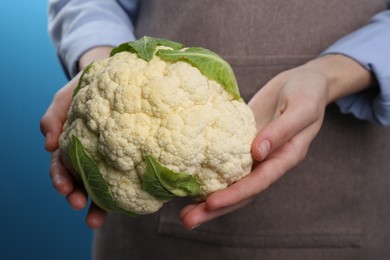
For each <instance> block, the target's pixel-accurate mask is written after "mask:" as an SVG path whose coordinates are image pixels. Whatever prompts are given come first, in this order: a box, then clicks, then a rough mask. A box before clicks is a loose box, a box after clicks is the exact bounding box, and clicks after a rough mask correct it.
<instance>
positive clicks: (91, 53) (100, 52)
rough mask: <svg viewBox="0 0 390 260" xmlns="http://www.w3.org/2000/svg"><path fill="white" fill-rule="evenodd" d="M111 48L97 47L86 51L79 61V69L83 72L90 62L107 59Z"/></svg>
mask: <svg viewBox="0 0 390 260" xmlns="http://www.w3.org/2000/svg"><path fill="white" fill-rule="evenodd" d="M112 49H113V47H111V46H99V47H95V48H92V49H90V50H88V51H86V52H85V53H84V54H83V55H82V56H81V57H80V60H79V63H78V65H79V69H80V70H83V69H84V68H85V67H87V66H88V65H89V64H90V63H91V62H94V61H97V60H102V59H105V58H108V57H109V56H110V53H111V50H112Z"/></svg>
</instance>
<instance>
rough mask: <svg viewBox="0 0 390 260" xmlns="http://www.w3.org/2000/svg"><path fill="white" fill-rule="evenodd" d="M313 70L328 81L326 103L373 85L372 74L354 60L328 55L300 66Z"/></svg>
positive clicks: (338, 55)
mask: <svg viewBox="0 0 390 260" xmlns="http://www.w3.org/2000/svg"><path fill="white" fill-rule="evenodd" d="M302 68H303V69H309V70H315V71H317V72H319V73H321V74H322V75H324V76H325V78H326V80H327V81H328V86H329V88H328V103H331V102H334V101H335V100H337V99H339V98H342V97H345V96H348V95H351V94H354V93H358V92H361V91H363V90H365V89H368V88H370V87H372V86H373V85H374V84H375V77H374V75H373V73H371V72H370V71H369V70H367V69H366V68H364V67H363V66H361V65H360V64H359V63H358V62H356V61H355V60H353V59H351V58H349V57H347V56H344V55H340V54H329V55H324V56H321V57H319V58H317V59H314V60H312V61H310V62H308V63H306V64H304V65H303V66H302Z"/></svg>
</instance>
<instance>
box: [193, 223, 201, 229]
mask: <svg viewBox="0 0 390 260" xmlns="http://www.w3.org/2000/svg"><path fill="white" fill-rule="evenodd" d="M199 226H200V224H197V225H195V226H193V227H191V230H193V229H195V228H197V227H199Z"/></svg>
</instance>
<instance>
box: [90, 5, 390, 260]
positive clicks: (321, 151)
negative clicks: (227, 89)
mask: <svg viewBox="0 0 390 260" xmlns="http://www.w3.org/2000/svg"><path fill="white" fill-rule="evenodd" d="M386 3H387V1H385V0H327V1H320V0H319V1H312V0H295V1H278V0H245V1H238V0H197V1H184V0H180V1H179V0H164V1H160V0H142V1H141V7H140V13H139V17H138V21H137V24H136V35H137V36H138V37H141V36H143V35H150V36H155V37H163V38H168V39H172V40H176V41H179V42H183V43H184V44H185V45H187V46H203V47H206V48H209V49H211V50H214V51H216V52H217V53H219V54H221V56H223V57H224V58H226V59H227V60H228V61H229V62H230V63H231V64H232V66H233V69H234V71H235V73H236V74H237V79H238V82H239V85H240V89H241V94H242V95H243V97H244V98H245V99H246V100H249V99H250V98H251V96H253V95H254V94H255V93H256V91H257V90H258V89H259V88H260V87H261V86H263V85H264V84H265V83H266V82H267V81H268V80H270V79H271V78H272V77H273V76H275V75H276V74H277V73H279V72H281V71H283V70H286V69H289V68H292V67H295V66H298V65H301V64H302V63H304V62H306V61H308V60H310V59H313V58H315V57H316V56H317V55H318V54H319V53H321V51H323V50H325V49H326V47H328V46H329V45H330V44H332V43H333V42H334V41H336V40H337V39H339V38H341V37H342V36H344V35H346V34H348V33H350V32H352V31H354V30H356V29H357V28H360V27H362V26H363V25H365V24H367V22H368V21H369V19H370V18H371V17H372V16H373V15H374V14H376V13H378V12H379V11H382V10H384V9H385V8H386ZM389 131H390V129H385V128H380V127H378V126H376V125H375V124H373V123H369V122H365V121H360V120H357V119H355V118H354V117H353V116H349V115H342V114H340V113H339V111H338V109H337V107H336V106H335V105H330V106H329V107H328V109H327V113H326V117H325V121H324V125H323V127H322V129H321V131H320V133H319V135H318V136H317V138H316V139H315V141H314V142H313V144H312V146H311V148H310V151H309V153H308V155H307V157H306V160H305V161H304V162H303V163H302V164H301V165H300V166H298V167H297V168H295V169H294V170H291V171H289V172H288V173H287V174H286V175H285V176H284V177H283V178H282V179H281V180H279V181H278V182H277V183H276V184H274V185H273V186H272V187H270V188H269V189H268V190H267V191H265V192H263V193H262V194H260V195H259V196H258V197H257V199H256V200H255V201H254V202H253V203H252V204H251V205H249V206H247V207H245V208H243V209H240V210H238V211H236V212H234V213H232V214H229V215H227V216H224V217H221V218H219V219H217V220H215V221H212V222H210V223H207V224H204V225H202V226H200V227H199V228H197V229H195V230H193V231H187V230H185V229H184V228H183V227H182V224H181V222H180V221H179V218H178V214H179V211H180V209H181V208H182V207H183V206H184V205H185V204H186V203H188V200H185V199H184V200H181V199H177V200H174V201H171V202H169V203H167V204H166V205H165V206H164V207H163V208H162V209H161V210H160V211H159V212H158V213H156V214H153V215H149V216H143V217H138V218H128V217H125V216H123V215H119V214H109V215H108V217H107V220H106V222H105V224H104V226H103V227H102V228H101V229H99V230H98V231H97V232H96V233H95V240H94V256H95V258H96V259H125V258H126V259H180V258H181V259H271V260H272V259H293V260H294V259H314V260H321V259H332V260H333V259H334V260H337V259H343V260H345V259H357V260H359V259H378V260H385V259H390V204H389V196H390V174H389V165H390V159H389V157H388V154H390V132H389Z"/></svg>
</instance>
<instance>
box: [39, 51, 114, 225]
mask: <svg viewBox="0 0 390 260" xmlns="http://www.w3.org/2000/svg"><path fill="white" fill-rule="evenodd" d="M111 49H112V48H111V47H106V46H102V47H97V48H94V49H91V50H90V51H88V52H86V53H85V54H84V55H83V56H82V57H81V59H80V62H79V65H80V68H82V69H83V68H85V67H86V66H87V65H88V64H89V63H91V62H92V61H95V60H99V59H103V58H106V57H109V54H110V52H111ZM81 73H82V72H80V73H79V74H77V75H76V76H75V77H74V78H73V79H72V80H71V81H69V82H68V83H67V84H66V85H65V86H64V87H62V88H61V89H60V90H59V91H58V92H57V93H56V94H55V95H54V98H53V100H52V103H51V104H50V106H49V108H48V109H47V111H46V113H45V114H44V116H43V117H42V119H41V122H40V126H41V132H42V134H43V136H44V137H45V149H46V150H47V151H48V152H50V153H51V160H50V177H51V181H52V183H53V186H54V188H55V189H56V190H57V191H58V193H60V194H61V195H64V196H66V199H67V201H68V203H69V204H70V206H71V207H72V208H73V209H75V210H80V209H83V208H85V207H86V206H87V205H88V195H87V192H86V190H85V188H84V186H83V184H82V183H80V182H79V181H77V180H76V179H75V178H74V177H73V176H72V174H71V173H70V172H69V171H68V170H67V169H66V168H65V166H64V164H63V162H62V160H61V156H60V152H59V150H58V138H59V137H60V135H61V133H62V127H63V125H64V123H65V121H66V118H67V114H68V110H69V107H70V103H71V101H72V95H73V91H74V89H75V88H76V87H77V84H78V82H79V79H80V76H81ZM105 216H106V212H105V211H104V210H102V209H100V208H99V207H97V206H96V205H95V204H93V203H91V205H90V206H89V209H88V214H87V217H86V223H87V225H88V226H89V227H90V228H98V227H100V226H101V225H102V224H103V223H104V219H105Z"/></svg>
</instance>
